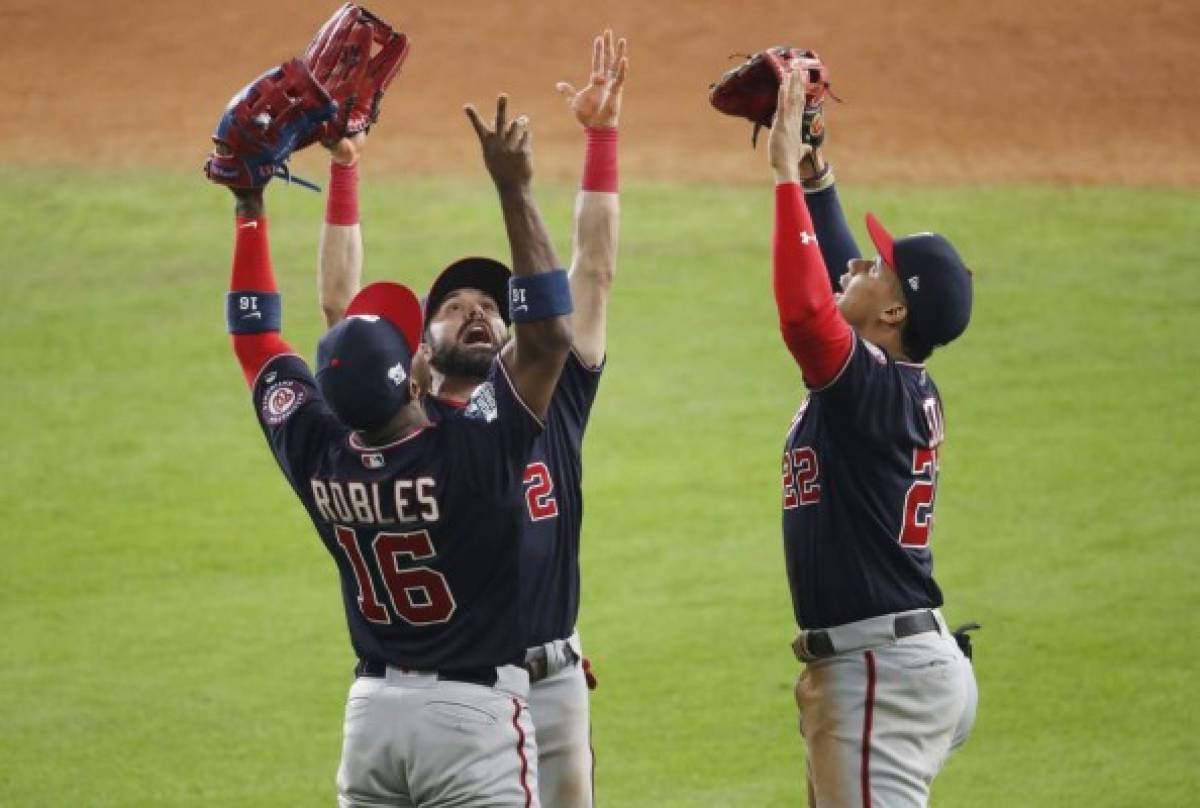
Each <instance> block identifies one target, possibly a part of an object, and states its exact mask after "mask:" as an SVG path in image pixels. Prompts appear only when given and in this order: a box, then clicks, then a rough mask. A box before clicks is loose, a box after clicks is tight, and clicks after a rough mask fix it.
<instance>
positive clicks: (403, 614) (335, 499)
mask: <svg viewBox="0 0 1200 808" xmlns="http://www.w3.org/2000/svg"><path fill="white" fill-rule="evenodd" d="M254 404H255V410H256V412H257V413H258V417H259V421H260V423H261V424H262V427H263V431H264V432H265V433H266V436H267V439H268V441H269V443H270V445H271V449H272V451H273V452H274V453H275V458H276V460H278V461H279V465H280V468H282V469H283V473H284V475H285V476H286V477H287V478H288V481H289V482H290V483H291V485H292V488H293V489H294V490H295V492H296V494H297V496H299V497H300V501H301V502H303V503H304V507H305V509H306V510H307V511H308V514H309V516H310V518H311V519H312V521H313V524H314V525H315V526H316V528H317V532H318V533H319V534H320V536H321V541H322V542H324V544H325V547H326V549H327V550H328V551H329V554H330V555H331V556H333V560H334V562H335V563H336V564H337V568H338V573H339V575H340V576H341V588H342V598H343V601H344V604H345V609H346V620H347V623H348V624H349V627H350V639H351V644H352V645H353V646H354V650H355V652H356V653H357V654H358V656H359V657H361V658H366V659H371V660H376V661H380V662H386V663H389V664H392V665H396V666H399V667H406V668H413V669H417V670H439V669H445V668H464V667H474V666H486V665H500V664H506V663H512V662H516V661H520V660H521V659H522V658H523V656H524V649H525V644H524V636H523V633H522V620H521V614H520V599H519V595H520V588H519V576H520V570H519V563H518V539H519V537H520V532H521V524H522V507H521V506H522V499H521V480H522V474H523V472H524V469H525V466H526V462H527V460H528V458H529V451H530V449H531V448H532V446H533V442H534V439H535V438H536V437H537V436H538V435H539V434H540V433H541V431H542V426H541V424H540V422H539V421H538V420H537V418H536V417H535V416H534V415H533V414H532V413H531V412H530V411H529V410H528V409H527V408H526V407H525V405H524V404H523V403H522V402H521V401H520V399H519V398H518V396H517V394H516V392H515V390H514V389H513V387H512V382H511V381H510V380H509V377H508V374H507V372H506V371H505V370H504V368H503V364H502V363H501V362H500V361H499V360H497V361H496V362H495V363H494V365H493V367H492V371H491V373H490V374H489V376H488V379H487V381H486V382H485V383H484V384H482V385H480V387H479V388H477V389H476V390H475V391H474V393H473V394H472V396H471V399H470V401H469V402H468V403H467V405H466V407H465V408H464V409H463V412H462V417H460V418H454V419H448V420H445V421H443V422H441V423H438V424H435V425H434V426H432V427H428V428H426V429H423V430H420V431H417V432H414V433H413V434H411V435H408V436H406V437H405V438H403V439H402V440H399V441H396V442H394V443H391V444H388V445H386V446H377V447H370V446H365V445H363V443H362V442H361V440H362V439H361V436H360V435H358V434H357V433H353V432H351V431H349V430H348V429H346V428H345V427H344V426H342V425H341V424H340V423H339V422H338V421H337V419H336V418H335V417H334V415H333V413H332V411H331V410H330V409H329V408H328V406H326V404H325V402H324V401H323V400H322V399H321V394H320V391H319V390H318V388H317V386H316V384H315V382H314V380H313V377H312V375H311V373H310V372H309V369H308V366H307V365H306V364H305V363H304V361H303V360H302V359H300V357H298V356H295V355H288V356H281V357H276V358H275V359H272V360H271V361H270V362H268V363H267V365H266V366H265V367H264V368H263V369H262V371H261V373H260V374H259V378H258V380H257V381H256V383H255V386H254Z"/></svg>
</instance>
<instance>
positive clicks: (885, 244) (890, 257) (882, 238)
mask: <svg viewBox="0 0 1200 808" xmlns="http://www.w3.org/2000/svg"><path fill="white" fill-rule="evenodd" d="M867 232H868V233H870V234H871V241H873V242H875V249H876V250H878V251H879V257H880V258H882V259H883V262H884V263H885V264H887V265H888V266H889V267H891V268H892V269H893V270H895V269H896V240H895V239H894V238H892V234H891V233H889V232H888V231H887V228H885V227H884V226H883V222H881V221H879V218H878V217H877V216H876V215H875V214H874V213H868V214H867Z"/></svg>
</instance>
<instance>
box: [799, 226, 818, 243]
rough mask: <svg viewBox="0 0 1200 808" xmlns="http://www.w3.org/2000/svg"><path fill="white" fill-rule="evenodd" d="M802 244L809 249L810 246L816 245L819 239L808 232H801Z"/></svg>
mask: <svg viewBox="0 0 1200 808" xmlns="http://www.w3.org/2000/svg"><path fill="white" fill-rule="evenodd" d="M800 243H801V244H803V245H804V246H805V247H807V246H808V245H809V244H816V243H817V237H816V236H814V235H813V234H812V233H809V232H808V231H806V230H801V231H800Z"/></svg>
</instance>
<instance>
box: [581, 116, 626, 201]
mask: <svg viewBox="0 0 1200 808" xmlns="http://www.w3.org/2000/svg"><path fill="white" fill-rule="evenodd" d="M617 185H618V182H617V130H616V129H615V128H614V127H611V126H602V127H597V128H594V129H593V128H590V127H589V128H588V129H587V153H586V154H585V156H584V158H583V186H582V187H583V190H585V191H603V192H605V193H610V194H615V193H616V192H617Z"/></svg>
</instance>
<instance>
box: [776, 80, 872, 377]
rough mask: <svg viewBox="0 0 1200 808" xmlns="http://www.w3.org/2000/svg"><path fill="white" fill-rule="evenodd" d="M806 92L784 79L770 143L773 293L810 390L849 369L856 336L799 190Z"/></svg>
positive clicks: (800, 85) (800, 83)
mask: <svg viewBox="0 0 1200 808" xmlns="http://www.w3.org/2000/svg"><path fill="white" fill-rule="evenodd" d="M804 89H805V88H804V78H803V75H802V74H801V73H791V72H789V73H788V74H787V75H786V76H785V77H784V80H783V82H782V83H781V84H780V88H779V106H778V111H777V112H776V115H775V123H774V125H773V126H772V127H771V137H770V140H769V141H768V152H769V155H770V160H771V167H772V169H773V170H774V174H775V237H774V249H773V264H774V289H775V304H776V306H777V308H778V310H779V329H780V331H781V333H782V334H783V341H784V343H785V344H786V345H787V347H788V350H789V351H791V353H792V356H793V357H794V358H795V360H796V363H797V364H799V365H800V368H801V370H802V371H803V374H804V380H805V382H806V383H807V384H808V386H809V387H812V388H820V387H824V386H825V385H826V384H828V383H829V382H831V381H833V380H834V378H836V376H837V374H838V371H840V370H841V369H842V367H843V366H844V365H845V362H846V359H847V358H848V357H849V356H850V351H851V350H852V348H853V345H854V333H853V331H852V330H851V329H850V325H849V324H848V323H847V322H846V321H845V319H843V317H842V315H841V313H840V312H839V311H838V309H837V304H836V301H835V300H834V296H833V291H832V289H831V288H830V283H829V275H828V272H827V271H826V269H825V262H824V260H822V257H821V251H820V249H819V248H818V247H817V237H816V235H815V233H814V229H813V223H812V219H811V218H810V217H809V213H808V208H807V207H806V206H805V203H804V194H803V193H802V192H801V189H800V172H799V165H800V160H801V158H802V156H803V152H804V150H805V149H807V148H809V147H806V146H804V143H803V139H802V136H801V118H802V115H803V111H804Z"/></svg>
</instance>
